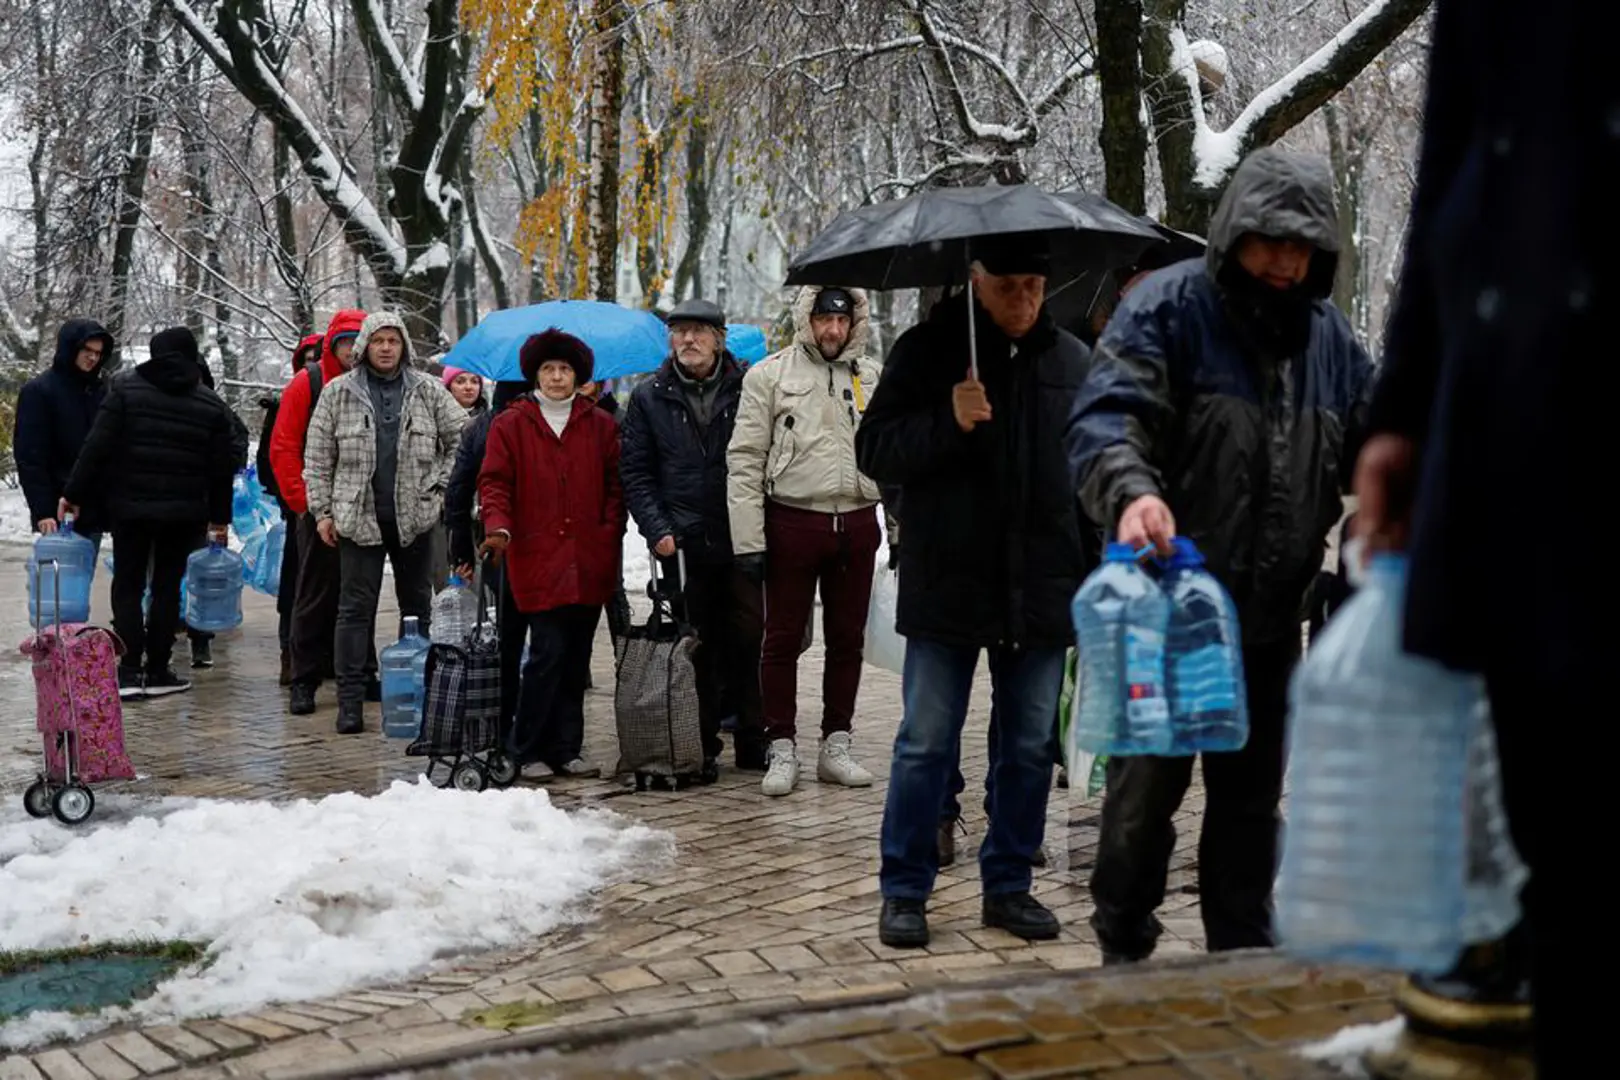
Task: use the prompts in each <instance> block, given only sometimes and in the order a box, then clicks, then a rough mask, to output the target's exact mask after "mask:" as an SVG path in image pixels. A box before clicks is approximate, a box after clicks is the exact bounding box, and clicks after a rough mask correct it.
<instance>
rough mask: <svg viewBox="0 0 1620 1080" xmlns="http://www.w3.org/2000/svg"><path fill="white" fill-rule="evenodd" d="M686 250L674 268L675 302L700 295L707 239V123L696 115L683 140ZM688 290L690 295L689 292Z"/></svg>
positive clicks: (700, 115) (709, 214) (701, 115)
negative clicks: (704, 249) (684, 149)
mask: <svg viewBox="0 0 1620 1080" xmlns="http://www.w3.org/2000/svg"><path fill="white" fill-rule="evenodd" d="M686 140H687V141H686V250H685V251H684V252H683V253H682V254H681V261H680V263H679V265H677V266H676V267H675V284H674V290H673V292H672V293H671V294H670V295H672V296H673V297H674V298H675V300H676V301H677V302H679V301H681V300H683V299H685V298H686V297H688V296H701V295H702V294H703V248H704V245H705V244H706V243H707V242H708V239H709V224H710V220H711V212H710V209H709V123H708V119H707V118H706V117H705V116H704V115H703V114H701V113H699V114H698V115H697V116H696V117H694V118H693V120H692V127H691V130H690V131H689V132H688V133H687V136H686ZM688 290H690V291H688Z"/></svg>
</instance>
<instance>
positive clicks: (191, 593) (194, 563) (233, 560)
mask: <svg viewBox="0 0 1620 1080" xmlns="http://www.w3.org/2000/svg"><path fill="white" fill-rule="evenodd" d="M185 590H186V601H185V605H186V606H185V612H186V625H187V626H189V627H190V628H191V629H193V630H200V631H202V632H204V633H209V634H218V633H222V632H224V631H226V630H234V629H235V628H236V627H238V626H241V625H242V557H241V556H240V555H238V554H237V553H236V552H234V551H231V550H229V549H227V548H226V547H225V545H224V544H222V543H220V542H219V541H218V540H210V541H209V542H208V546H207V547H205V548H199V549H198V550H196V551H193V552H192V553H191V557H190V558H189V559H187V560H186V580H185Z"/></svg>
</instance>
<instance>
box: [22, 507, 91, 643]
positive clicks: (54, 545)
mask: <svg viewBox="0 0 1620 1080" xmlns="http://www.w3.org/2000/svg"><path fill="white" fill-rule="evenodd" d="M95 574H96V545H95V544H93V543H91V542H90V539H89V538H88V537H85V536H80V535H79V534H78V533H76V532H74V531H73V515H72V514H65V515H63V517H62V524H61V526H60V527H59V528H58V529H57V530H56V532H54V533H41V534H40V535H39V536H38V537H37V538H36V539H35V540H34V550H33V553H32V554H30V555H29V556H28V621H29V623H30V624H31V625H32V626H34V627H35V628H36V629H37V628H40V627H45V626H51V625H53V624H54V623H56V622H57V621H58V616H60V621H61V622H65V623H70V622H77V623H82V622H89V621H90V583H91V582H92V581H93V580H95ZM36 589H37V590H38V593H37V595H36V592H35V590H36ZM58 595H60V597H61V607H60V609H58V607H57V597H58Z"/></svg>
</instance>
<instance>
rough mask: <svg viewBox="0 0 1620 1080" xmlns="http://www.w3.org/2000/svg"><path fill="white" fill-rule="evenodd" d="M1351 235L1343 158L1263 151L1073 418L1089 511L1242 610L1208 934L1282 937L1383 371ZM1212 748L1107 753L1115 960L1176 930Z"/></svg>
mask: <svg viewBox="0 0 1620 1080" xmlns="http://www.w3.org/2000/svg"><path fill="white" fill-rule="evenodd" d="M1338 248H1339V222H1338V212H1337V210H1336V208H1335V204H1334V201H1333V177H1332V173H1331V171H1330V170H1329V168H1328V163H1327V161H1326V159H1325V158H1322V157H1320V156H1316V155H1310V154H1297V153H1290V152H1287V151H1284V150H1279V149H1277V148H1275V147H1267V148H1265V149H1261V150H1257V151H1255V152H1254V153H1252V154H1250V155H1249V156H1248V157H1247V158H1245V159H1244V161H1243V163H1242V164H1241V165H1239V166H1238V168H1237V171H1236V172H1235V173H1234V174H1233V176H1232V180H1231V183H1230V184H1228V185H1227V189H1226V193H1225V194H1224V195H1223V196H1222V197H1221V201H1220V204H1219V205H1218V206H1217V207H1216V210H1215V216H1214V218H1213V220H1212V221H1211V223H1210V233H1209V248H1208V250H1207V251H1206V253H1205V258H1203V259H1189V260H1186V261H1184V262H1181V263H1178V264H1177V265H1175V266H1173V267H1170V268H1168V269H1164V270H1160V271H1158V272H1157V273H1155V274H1153V275H1151V276H1150V277H1148V278H1147V279H1146V280H1145V281H1143V282H1142V283H1141V284H1140V285H1138V286H1137V287H1136V288H1135V289H1133V290H1132V291H1131V292H1130V294H1129V295H1128V296H1126V297H1125V299H1124V301H1123V303H1122V304H1121V305H1120V308H1119V310H1118V311H1116V312H1115V313H1114V316H1113V318H1112V319H1111V320H1110V321H1109V323H1108V328H1107V329H1106V330H1104V331H1103V335H1102V338H1101V340H1100V341H1099V342H1098V344H1097V354H1096V361H1095V363H1094V365H1093V367H1092V369H1091V373H1090V375H1089V376H1088V377H1087V380H1086V384H1085V387H1084V389H1083V390H1082V391H1081V393H1080V398H1079V400H1078V401H1076V403H1075V409H1074V416H1073V418H1072V420H1071V423H1070V425H1069V430H1068V436H1067V438H1068V446H1069V460H1070V463H1071V465H1072V467H1073V470H1074V485H1075V488H1076V489H1077V490H1078V491H1079V492H1080V497H1081V500H1082V501H1083V503H1084V505H1085V508H1086V510H1087V512H1088V515H1089V516H1090V517H1091V518H1092V520H1094V521H1098V522H1102V523H1106V524H1107V525H1108V526H1110V527H1111V528H1113V529H1114V531H1115V534H1116V535H1117V536H1118V538H1119V540H1120V542H1121V543H1124V544H1129V545H1131V546H1132V547H1137V548H1140V547H1142V546H1144V545H1146V544H1152V545H1154V546H1155V547H1157V548H1158V550H1159V551H1160V552H1161V553H1164V554H1168V553H1169V551H1170V550H1171V540H1172V538H1174V537H1175V536H1177V535H1181V536H1185V537H1187V538H1188V539H1190V540H1192V541H1193V542H1194V543H1195V544H1197V546H1198V550H1199V551H1200V552H1201V553H1202V554H1203V556H1204V558H1205V559H1206V560H1207V564H1208V567H1209V570H1210V572H1211V573H1212V574H1213V575H1214V576H1215V577H1216V578H1217V579H1219V581H1220V582H1221V584H1222V585H1223V586H1224V587H1225V588H1226V590H1227V591H1228V592H1229V593H1230V594H1231V596H1232V600H1233V603H1234V604H1235V606H1236V608H1237V613H1238V622H1239V624H1240V626H1241V628H1242V638H1243V641H1242V649H1243V676H1244V682H1245V688H1246V690H1247V693H1248V713H1249V738H1248V742H1247V743H1246V744H1245V745H1244V746H1243V748H1242V749H1241V750H1234V751H1229V752H1224V753H1207V754H1201V755H1199V759H1200V765H1201V767H1202V770H1203V778H1204V795H1205V810H1204V819H1203V824H1202V831H1201V835H1200V837H1199V846H1198V876H1199V899H1198V902H1199V910H1200V913H1201V915H1202V916H1203V922H1204V935H1205V938H1206V939H1207V943H1208V947H1209V950H1210V951H1211V952H1218V951H1221V950H1226V949H1243V948H1264V947H1268V946H1270V945H1272V944H1273V943H1274V938H1273V932H1272V902H1271V893H1272V884H1273V881H1274V879H1275V877H1276V873H1277V850H1278V842H1279V839H1280V829H1281V824H1282V822H1281V818H1280V815H1279V806H1280V803H1281V800H1282V790H1283V769H1284V752H1283V738H1284V731H1285V727H1286V723H1285V722H1286V719H1287V714H1288V679H1289V675H1290V673H1291V672H1292V671H1293V667H1294V664H1295V662H1296V661H1297V660H1298V659H1299V654H1300V624H1301V623H1302V622H1303V621H1304V618H1305V603H1306V599H1307V597H1308V596H1309V595H1310V593H1311V591H1312V588H1313V586H1314V584H1315V581H1316V576H1317V574H1318V572H1319V571H1320V570H1321V567H1322V559H1323V554H1324V552H1325V550H1326V541H1327V537H1328V534H1329V532H1330V531H1331V530H1332V529H1333V527H1334V525H1336V524H1337V523H1338V521H1339V518H1340V517H1341V516H1342V514H1343V512H1344V503H1343V498H1342V496H1343V494H1344V493H1345V491H1346V490H1347V488H1348V484H1349V478H1350V467H1351V464H1352V463H1353V462H1354V461H1355V455H1356V451H1357V448H1358V447H1359V446H1360V440H1361V438H1362V431H1363V424H1364V419H1365V415H1366V401H1367V395H1368V393H1369V391H1370V388H1371V385H1372V364H1371V362H1370V361H1369V360H1368V358H1367V353H1366V351H1365V350H1364V349H1362V347H1361V345H1360V344H1359V343H1358V342H1357V341H1356V338H1355V335H1354V334H1353V333H1352V332H1351V330H1350V325H1349V323H1348V322H1346V321H1345V318H1344V316H1343V315H1342V314H1341V313H1340V312H1339V311H1338V309H1337V308H1335V307H1334V306H1333V304H1332V301H1331V299H1330V297H1331V296H1332V291H1333V279H1334V274H1335V271H1336V268H1337V265H1338V254H1337V253H1338ZM1193 761H1194V759H1193V758H1192V757H1161V756H1156V755H1142V756H1131V757H1112V758H1110V759H1109V761H1108V779H1107V790H1106V794H1105V795H1104V797H1103V810H1102V828H1101V835H1100V838H1099V841H1098V847H1097V860H1096V866H1095V869H1094V870H1093V872H1092V875H1091V894H1092V898H1093V899H1094V900H1095V901H1096V911H1095V913H1094V914H1093V915H1092V920H1091V924H1092V927H1093V929H1095V930H1096V931H1097V937H1098V940H1099V942H1100V944H1101V945H1102V950H1103V960H1104V963H1110V964H1112V963H1126V962H1133V961H1138V960H1143V959H1145V958H1147V957H1148V956H1150V955H1151V954H1152V952H1153V950H1154V948H1155V946H1156V944H1157V941H1158V937H1159V934H1160V932H1161V930H1162V929H1163V928H1162V926H1161V924H1160V923H1159V920H1158V917H1157V916H1156V915H1155V911H1156V909H1157V908H1158V906H1159V905H1160V904H1161V903H1163V901H1164V890H1165V880H1166V875H1167V874H1168V872H1169V866H1170V858H1171V854H1172V852H1173V849H1174V847H1175V837H1176V830H1175V825H1174V817H1175V814H1176V811H1177V810H1178V809H1179V808H1180V806H1181V802H1182V799H1183V798H1184V797H1185V795H1186V793H1187V788H1188V785H1189V784H1190V783H1191V782H1192V772H1193Z"/></svg>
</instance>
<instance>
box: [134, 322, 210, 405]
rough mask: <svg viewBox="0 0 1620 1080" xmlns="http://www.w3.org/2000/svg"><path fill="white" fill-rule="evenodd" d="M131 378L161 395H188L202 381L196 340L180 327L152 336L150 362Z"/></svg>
mask: <svg viewBox="0 0 1620 1080" xmlns="http://www.w3.org/2000/svg"><path fill="white" fill-rule="evenodd" d="M135 375H136V376H137V377H138V378H141V379H144V380H146V381H147V382H149V383H151V384H152V385H153V386H155V387H157V388H158V389H159V390H162V391H163V392H164V393H165V394H174V395H176V396H180V395H184V394H189V393H191V392H192V391H193V390H195V389H196V388H197V385H198V384H199V383H201V382H202V381H203V371H202V361H201V359H200V357H199V355H198V352H197V339H196V338H194V337H192V336H191V331H190V330H187V329H185V328H184V327H178V328H176V329H173V330H164V331H161V332H160V333H158V334H156V335H154V336H153V338H152V356H151V359H149V360H147V361H146V363H144V364H141V365H139V366H138V367H136V368H135Z"/></svg>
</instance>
